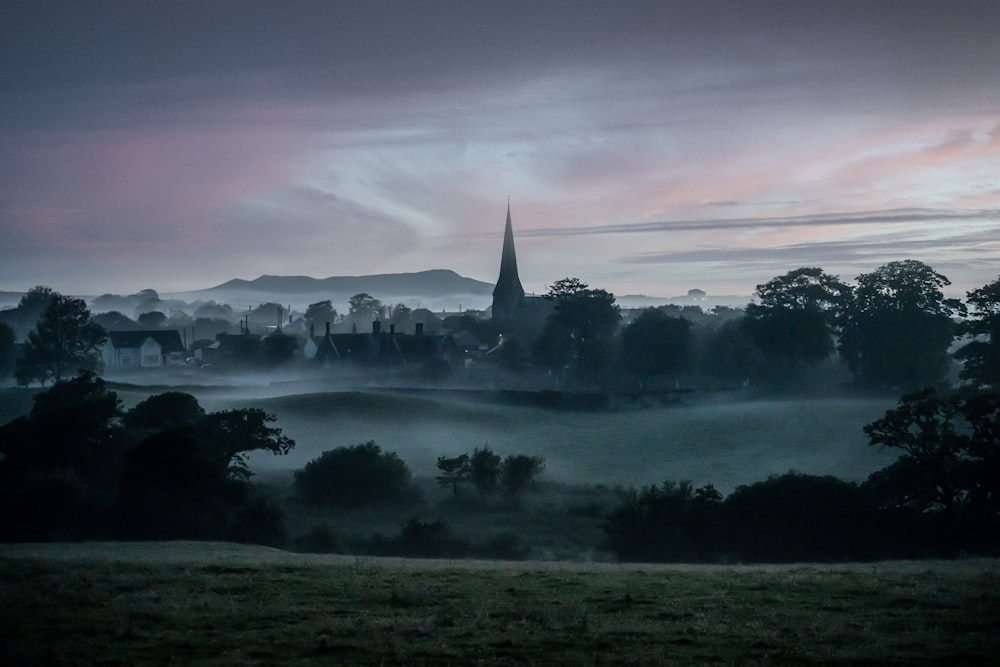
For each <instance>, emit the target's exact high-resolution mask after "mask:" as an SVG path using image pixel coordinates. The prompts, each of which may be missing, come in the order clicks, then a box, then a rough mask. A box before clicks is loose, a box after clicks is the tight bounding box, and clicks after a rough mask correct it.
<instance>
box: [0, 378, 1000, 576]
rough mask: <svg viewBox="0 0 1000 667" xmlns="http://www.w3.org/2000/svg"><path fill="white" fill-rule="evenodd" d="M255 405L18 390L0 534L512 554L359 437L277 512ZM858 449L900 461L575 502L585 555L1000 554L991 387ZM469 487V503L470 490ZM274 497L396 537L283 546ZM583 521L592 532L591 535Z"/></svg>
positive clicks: (515, 468) (329, 538) (882, 432)
mask: <svg viewBox="0 0 1000 667" xmlns="http://www.w3.org/2000/svg"><path fill="white" fill-rule="evenodd" d="M274 421H275V417H274V416H273V415H270V414H268V413H266V412H264V411H262V410H259V409H242V410H226V411H221V412H213V413H207V412H205V411H204V410H203V409H202V408H201V406H200V405H199V404H198V402H197V400H196V399H195V398H194V397H193V396H191V395H189V394H185V393H181V392H166V393H163V394H157V395H154V396H151V397H150V398H148V399H146V400H145V401H142V402H140V403H139V404H137V405H136V406H135V407H134V408H132V409H130V410H123V409H122V407H121V402H120V401H119V399H118V397H117V395H116V394H115V392H114V391H112V390H110V389H109V388H108V387H107V385H106V384H105V383H104V381H103V380H101V379H100V378H98V377H96V376H94V375H92V374H89V373H85V374H82V375H80V376H78V377H76V378H73V379H69V380H63V381H60V382H57V383H56V384H55V385H53V386H52V387H51V388H49V389H48V390H45V391H42V392H39V393H38V394H37V395H36V397H35V402H34V406H33V408H32V409H31V411H30V413H29V414H27V415H25V416H23V417H19V418H17V419H14V420H13V421H11V422H9V423H7V424H5V425H3V426H0V454H2V455H3V458H2V459H0V539H2V540H3V541H40V540H41V541H45V540H59V541H63V540H81V539H180V538H185V539H221V540H233V541H241V542H255V543H261V544H267V545H271V546H282V547H287V546H291V547H292V548H297V549H301V550H307V551H332V552H340V553H367V554H381V555H401V556H420V557H423V556H447V557H496V558H524V557H527V556H528V555H530V554H531V553H532V551H531V546H532V545H530V544H528V543H526V542H525V541H524V539H523V536H522V535H521V534H519V533H518V532H517V531H516V530H515V531H512V530H502V531H498V532H496V533H494V534H492V535H489V536H488V537H487V538H485V539H481V540H479V541H475V540H471V539H468V538H465V537H463V536H461V535H458V534H455V533H454V532H453V531H452V529H451V527H450V526H449V525H448V524H447V523H446V522H444V521H443V520H440V519H436V520H422V519H421V518H420V517H419V513H420V512H421V511H426V510H427V507H426V505H424V504H422V503H423V499H422V494H421V492H420V490H419V489H417V488H416V487H415V486H414V483H413V479H412V475H411V473H410V470H409V467H408V466H407V465H406V463H405V462H404V461H403V460H402V459H400V458H399V456H398V455H397V454H395V453H394V452H391V451H384V450H382V449H381V447H379V446H378V445H376V444H375V443H374V442H368V443H364V444H360V445H355V446H349V447H339V448H336V449H333V450H330V451H328V452H324V453H323V454H322V455H320V456H319V457H317V458H316V459H314V460H313V461H311V462H309V463H308V464H307V465H306V466H305V467H304V468H303V469H301V470H299V471H298V472H297V473H296V479H295V485H294V494H295V495H294V497H293V498H291V499H285V500H284V501H281V500H280V499H277V498H276V497H275V495H274V494H273V493H272V492H268V490H267V489H265V488H263V487H261V486H258V485H254V484H252V483H251V482H250V477H251V475H250V471H249V470H248V469H247V467H246V462H245V461H246V456H247V454H249V453H250V452H259V451H263V452H270V453H273V454H277V455H280V454H285V453H287V452H288V451H289V450H290V449H291V448H292V447H293V446H294V442H292V441H291V440H290V439H289V438H287V437H286V436H284V435H283V434H282V432H281V429H279V428H276V427H275V426H273V425H272V424H273V422H274ZM864 431H865V433H866V434H867V435H868V437H869V440H870V444H871V445H872V446H887V447H891V448H894V449H896V450H898V451H899V452H900V456H899V458H898V459H897V461H896V462H894V463H893V464H891V465H890V466H888V467H886V468H884V469H882V470H879V471H877V472H875V473H873V474H872V475H871V476H870V477H869V479H868V480H867V481H866V482H864V483H863V484H855V483H852V482H846V481H843V480H838V479H835V478H833V477H823V476H813V475H803V474H798V473H794V472H790V473H788V474H785V475H781V476H778V477H773V478H770V479H768V480H764V481H760V482H757V483H754V484H749V485H745V486H741V487H738V488H737V489H735V490H734V491H733V492H732V493H731V494H730V495H729V496H728V497H723V496H722V494H721V493H719V492H718V491H717V490H716V489H715V488H713V487H712V486H711V485H707V486H703V487H700V488H697V489H695V488H693V485H692V484H690V483H688V482H679V483H678V482H665V483H663V484H661V485H653V486H649V487H644V488H642V489H638V490H636V489H631V490H622V491H621V492H620V493H619V496H618V501H617V502H616V503H615V504H614V505H613V506H601V507H586V508H577V509H576V510H574V511H576V512H577V513H578V514H579V515H580V516H585V517H587V518H588V519H592V520H593V521H594V522H597V523H599V524H600V526H601V527H602V528H603V532H604V539H603V541H602V542H601V543H600V544H594V545H593V547H594V548H595V549H596V550H598V551H604V552H608V553H611V554H613V555H614V556H615V557H617V558H618V559H619V560H640V561H684V562H789V561H798V560H812V561H859V560H875V559H885V558H923V557H953V556H957V555H960V554H996V553H997V552H998V549H1000V500H998V497H1000V493H998V491H1000V489H998V481H997V480H998V479H1000V475H998V472H1000V456H998V455H997V452H1000V391H998V390H996V389H990V388H963V389H960V390H954V391H937V390H933V389H926V390H922V391H920V392H915V393H913V394H908V395H906V396H904V397H903V398H901V399H900V401H899V404H898V405H897V407H896V408H894V409H892V410H889V411H887V412H886V414H885V416H884V417H883V418H881V419H879V420H876V421H874V422H872V423H870V424H868V425H867V426H865V428H864ZM543 468H544V461H543V460H542V459H541V458H539V457H532V456H527V455H523V454H512V455H508V456H506V457H501V456H500V455H498V454H496V453H494V452H492V451H491V450H490V449H489V448H487V447H484V448H477V449H475V450H474V451H473V452H472V454H471V455H470V454H462V455H459V456H457V457H450V458H449V457H439V458H438V470H439V472H440V474H439V475H438V476H437V478H436V481H437V483H438V484H439V485H440V486H441V487H443V488H445V489H447V490H449V498H448V500H446V501H442V502H446V503H448V504H449V506H450V507H451V508H452V509H453V510H454V511H458V512H462V513H465V514H466V515H471V516H475V515H477V514H478V513H483V515H484V516H490V515H493V516H495V515H496V514H495V513H496V512H510V513H519V515H522V516H524V517H525V519H524V520H525V521H526V522H527V521H530V520H531V516H530V514H531V512H532V511H534V510H532V509H531V508H526V507H525V506H524V505H523V504H522V502H521V501H522V499H523V498H524V497H525V496H526V495H527V494H530V493H532V492H533V489H535V488H536V485H535V478H536V477H537V476H538V475H539V474H540V473H541V472H542V470H543ZM472 489H474V490H475V493H471V492H470V490H472ZM283 502H284V503H287V502H297V503H303V504H308V505H313V506H329V507H347V508H357V507H368V506H372V505H378V504H382V505H389V506H392V507H395V508H397V510H398V511H399V512H400V513H401V514H402V515H403V516H406V517H408V519H407V521H406V523H404V524H403V526H402V527H401V529H400V531H399V533H398V534H396V535H390V536H386V535H382V534H375V535H372V536H370V537H369V538H367V539H362V540H359V539H356V538H348V537H346V536H345V535H343V534H341V533H339V532H338V531H337V530H336V528H335V527H333V526H331V525H329V524H327V523H325V522H320V523H318V524H315V525H314V526H313V527H312V529H310V530H309V531H308V532H306V533H305V534H303V535H299V536H296V537H294V538H293V537H292V536H290V534H289V531H288V528H287V526H286V523H285V515H284V507H283ZM595 525H596V524H595Z"/></svg>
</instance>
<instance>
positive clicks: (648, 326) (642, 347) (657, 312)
mask: <svg viewBox="0 0 1000 667" xmlns="http://www.w3.org/2000/svg"><path fill="white" fill-rule="evenodd" d="M694 346H695V341H694V335H693V334H692V331H691V322H690V321H689V320H687V319H685V318H683V317H673V316H671V315H669V314H668V311H666V310H664V309H661V308H647V309H646V310H644V311H642V314H641V315H639V317H637V318H636V319H635V320H634V321H633V322H632V323H630V324H629V325H628V326H626V327H625V328H624V329H623V330H622V353H623V356H624V363H625V366H626V367H627V368H628V369H629V370H631V371H632V372H633V373H636V374H638V375H640V376H642V377H647V378H648V377H650V376H655V375H676V374H680V373H686V372H688V371H690V370H691V369H692V367H693V364H694Z"/></svg>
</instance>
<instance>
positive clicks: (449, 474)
mask: <svg viewBox="0 0 1000 667" xmlns="http://www.w3.org/2000/svg"><path fill="white" fill-rule="evenodd" d="M437 468H438V470H440V471H441V474H439V475H438V476H437V477H435V478H434V479H436V480H437V483H438V484H440V485H441V486H443V487H445V488H448V489H451V492H452V494H454V496H455V497H456V498H457V497H458V485H459V484H461V483H462V482H464V481H466V480H468V479H469V474H470V472H471V467H470V464H469V455H468V454H462V455H461V456H456V457H453V458H448V457H445V456H439V457H438V459H437Z"/></svg>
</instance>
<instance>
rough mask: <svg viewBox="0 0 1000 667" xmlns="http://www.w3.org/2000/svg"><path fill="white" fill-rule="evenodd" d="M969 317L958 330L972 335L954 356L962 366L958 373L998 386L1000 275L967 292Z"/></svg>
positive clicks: (979, 382)
mask: <svg viewBox="0 0 1000 667" xmlns="http://www.w3.org/2000/svg"><path fill="white" fill-rule="evenodd" d="M967 297H968V299H967V300H968V302H969V305H971V306H972V312H971V313H970V315H969V318H968V319H967V320H965V321H964V322H962V323H961V324H960V325H959V327H958V333H959V334H961V335H965V336H972V337H973V340H971V341H969V342H968V343H966V344H965V345H963V346H962V347H961V348H960V349H959V350H958V351H957V352H956V353H955V358H956V359H960V360H961V361H962V362H964V364H965V366H964V368H963V369H962V372H961V373H959V377H960V378H962V379H963V380H968V381H970V382H973V383H976V384H980V385H989V386H992V387H1000V278H997V279H996V280H994V281H993V282H992V283H990V284H988V285H984V286H983V287H980V288H979V289H976V290H972V291H971V292H969V293H968V295H967Z"/></svg>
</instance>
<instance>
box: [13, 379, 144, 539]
mask: <svg viewBox="0 0 1000 667" xmlns="http://www.w3.org/2000/svg"><path fill="white" fill-rule="evenodd" d="M120 416H121V403H120V401H119V400H118V396H117V395H116V394H115V392H113V391H111V390H110V389H108V388H107V385H106V384H105V383H104V381H103V380H101V379H100V378H98V377H96V376H95V375H93V374H91V373H85V374H83V375H80V376H78V377H75V378H73V379H70V380H62V381H60V382H56V383H55V384H54V385H53V386H52V387H51V388H50V389H48V390H46V391H42V392H40V393H38V394H37V395H36V396H35V403H34V406H33V407H32V409H31V411H30V412H29V413H28V414H27V415H24V416H22V417H19V418H17V419H15V420H13V421H11V422H9V423H7V424H5V425H3V426H0V454H2V456H0V539H4V540H11V539H13V540H38V539H44V540H51V539H77V538H80V537H100V536H106V534H107V531H108V524H109V521H108V518H109V514H110V511H111V508H112V506H113V504H114V501H115V494H116V493H117V488H118V479H119V471H120V469H121V462H122V457H123V452H124V448H123V439H122V437H121V427H120V425H119V423H118V420H119V418H120Z"/></svg>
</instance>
